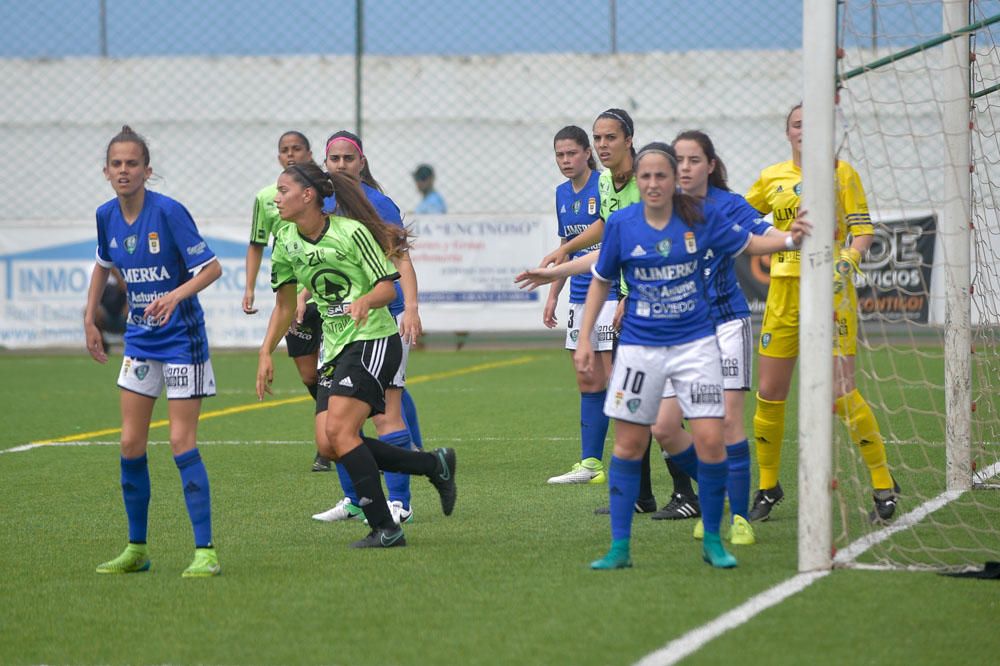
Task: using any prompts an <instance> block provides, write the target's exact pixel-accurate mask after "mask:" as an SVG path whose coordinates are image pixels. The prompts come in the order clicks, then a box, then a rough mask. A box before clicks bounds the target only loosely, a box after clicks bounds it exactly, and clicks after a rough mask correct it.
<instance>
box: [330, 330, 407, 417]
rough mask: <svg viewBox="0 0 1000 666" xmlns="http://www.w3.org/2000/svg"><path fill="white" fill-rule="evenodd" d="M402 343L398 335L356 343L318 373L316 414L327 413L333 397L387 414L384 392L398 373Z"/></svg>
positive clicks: (356, 341)
mask: <svg viewBox="0 0 1000 666" xmlns="http://www.w3.org/2000/svg"><path fill="white" fill-rule="evenodd" d="M402 356H403V343H402V341H401V340H400V339H399V335H398V334H395V333H394V334H392V335H390V336H388V337H385V338H378V339H376V340H355V341H354V342H352V343H350V344H349V345H347V346H346V347H344V348H343V350H341V352H340V353H339V354H337V356H336V358H334V359H333V360H332V361H330V362H329V363H324V364H323V365H322V366H320V369H319V385H318V388H317V391H316V413H317V414H320V413H322V412H325V411H326V409H327V404H328V402H329V400H330V396H331V395H340V396H345V397H348V398H355V399H357V400H360V401H362V402H365V403H367V404H368V405H369V406H370V407H371V413H370V414H384V413H385V390H386V388H388V387H389V386H390V385H391V382H392V379H393V377H395V375H396V372H397V371H398V370H399V364H400V361H401V359H402Z"/></svg>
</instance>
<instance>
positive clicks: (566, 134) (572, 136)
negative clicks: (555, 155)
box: [552, 125, 597, 171]
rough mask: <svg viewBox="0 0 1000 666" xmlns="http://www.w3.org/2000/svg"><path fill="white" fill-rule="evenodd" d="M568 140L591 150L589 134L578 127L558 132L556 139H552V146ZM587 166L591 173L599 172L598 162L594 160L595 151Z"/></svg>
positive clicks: (591, 153) (569, 126) (570, 126)
mask: <svg viewBox="0 0 1000 666" xmlns="http://www.w3.org/2000/svg"><path fill="white" fill-rule="evenodd" d="M566 140H569V141H574V142H575V143H576V145H578V146H580V147H581V148H583V149H584V150H590V137H589V136H587V133H586V132H585V131H583V129H582V128H580V127H577V126H576V125H567V126H566V127H563V128H562V129H561V130H559V131H558V132H556V138H554V139H552V146H553V147H555V145H556V144H557V143H559V142H560V141H566ZM587 166H588V167H590V170H591V171H597V160H595V159H594V152H593V151H591V152H590V157H588V158H587Z"/></svg>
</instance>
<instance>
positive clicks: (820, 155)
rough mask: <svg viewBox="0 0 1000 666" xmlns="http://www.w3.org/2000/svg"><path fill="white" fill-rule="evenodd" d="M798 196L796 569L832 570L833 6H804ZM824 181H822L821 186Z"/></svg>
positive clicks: (810, 2)
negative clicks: (806, 229)
mask: <svg viewBox="0 0 1000 666" xmlns="http://www.w3.org/2000/svg"><path fill="white" fill-rule="evenodd" d="M802 13H803V24H802V58H803V62H804V66H803V81H804V84H803V97H802V199H801V207H802V208H803V209H804V210H806V211H808V212H809V219H810V221H811V222H812V224H813V229H812V235H811V236H810V237H809V238H807V239H806V240H805V242H804V243H803V245H802V250H801V253H802V257H801V262H800V264H799V265H800V272H801V273H800V276H801V277H800V280H801V286H800V290H799V292H800V294H802V295H803V296H806V295H808V297H804V298H802V299H801V303H800V305H799V317H800V326H799V350H800V356H799V430H798V442H799V471H798V479H799V536H798V545H799V571H802V572H805V571H815V570H822V569H829V568H830V566H831V561H832V554H831V550H832V538H833V530H832V526H831V516H832V497H831V483H832V479H833V449H832V442H833V438H832V428H833V416H832V414H831V410H830V404H831V400H832V395H833V357H832V355H831V353H830V350H831V349H832V347H833V323H832V320H831V317H830V313H832V312H833V288H832V285H831V280H830V277H831V276H832V275H833V252H834V247H833V237H834V230H835V229H836V206H835V203H834V197H835V196H836V192H835V188H834V182H835V181H834V178H835V175H834V173H835V172H834V157H833V143H834V105H835V92H836V89H835V81H836V79H835V74H836V60H835V55H836V50H837V41H836V25H837V6H836V4H835V3H832V2H828V0H806V2H805V3H804V4H803V12H802ZM824 183H825V184H826V185H823V184H824Z"/></svg>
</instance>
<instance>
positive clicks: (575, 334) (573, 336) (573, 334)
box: [569, 329, 580, 342]
mask: <svg viewBox="0 0 1000 666" xmlns="http://www.w3.org/2000/svg"><path fill="white" fill-rule="evenodd" d="M579 337H580V331H579V329H573V330H572V331H570V332H569V339H570V340H572V341H573V342H576V341H577V339H578V338H579Z"/></svg>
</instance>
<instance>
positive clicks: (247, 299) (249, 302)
mask: <svg viewBox="0 0 1000 666" xmlns="http://www.w3.org/2000/svg"><path fill="white" fill-rule="evenodd" d="M253 301H254V297H253V293H252V292H251V293H244V294H243V313H244V314H248V315H252V314H257V308H255V307H254V306H253Z"/></svg>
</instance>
